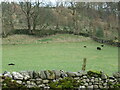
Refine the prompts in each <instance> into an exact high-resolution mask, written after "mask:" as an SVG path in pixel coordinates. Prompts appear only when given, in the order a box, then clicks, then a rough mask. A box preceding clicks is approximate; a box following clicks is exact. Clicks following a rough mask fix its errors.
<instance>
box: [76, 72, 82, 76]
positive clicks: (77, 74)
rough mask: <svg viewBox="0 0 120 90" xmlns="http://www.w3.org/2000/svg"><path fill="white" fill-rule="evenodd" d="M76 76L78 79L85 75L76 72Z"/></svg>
mask: <svg viewBox="0 0 120 90" xmlns="http://www.w3.org/2000/svg"><path fill="white" fill-rule="evenodd" d="M74 73H75V74H76V77H81V76H82V75H83V74H82V73H79V72H74Z"/></svg>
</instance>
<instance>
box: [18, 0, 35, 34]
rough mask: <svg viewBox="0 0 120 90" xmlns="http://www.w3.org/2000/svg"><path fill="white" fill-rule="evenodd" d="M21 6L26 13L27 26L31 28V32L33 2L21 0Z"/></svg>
mask: <svg viewBox="0 0 120 90" xmlns="http://www.w3.org/2000/svg"><path fill="white" fill-rule="evenodd" d="M19 4H20V6H21V10H22V11H23V13H24V15H25V16H26V21H27V27H28V30H29V33H30V34H31V33H32V29H31V26H32V25H31V24H32V23H31V16H32V13H33V12H32V4H31V2H30V1H29V0H27V1H25V2H19Z"/></svg>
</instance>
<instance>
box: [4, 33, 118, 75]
mask: <svg viewBox="0 0 120 90" xmlns="http://www.w3.org/2000/svg"><path fill="white" fill-rule="evenodd" d="M21 42H22V41H21ZM36 42H37V43H36ZM84 45H86V46H87V48H84V47H83V46H84ZM100 45H101V44H100V43H97V42H94V41H92V40H91V39H89V38H87V39H86V38H85V37H81V36H74V35H67V34H65V35H55V36H50V37H47V38H42V39H36V41H34V42H31V43H30V44H26V43H25V44H16V45H10V44H7V45H3V57H2V71H24V70H37V71H38V70H48V69H49V70H53V69H55V70H61V69H62V70H65V71H80V70H81V67H82V63H83V58H87V67H86V69H87V70H102V71H104V72H105V73H107V74H112V72H116V71H117V69H118V48H117V47H113V46H109V45H105V47H103V48H102V50H101V51H98V50H96V47H97V46H100ZM9 63H15V66H8V64H9Z"/></svg>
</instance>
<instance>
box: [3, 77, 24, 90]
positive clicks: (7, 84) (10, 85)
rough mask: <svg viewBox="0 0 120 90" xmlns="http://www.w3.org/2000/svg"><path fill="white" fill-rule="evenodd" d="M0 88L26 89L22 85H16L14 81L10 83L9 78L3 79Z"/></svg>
mask: <svg viewBox="0 0 120 90" xmlns="http://www.w3.org/2000/svg"><path fill="white" fill-rule="evenodd" d="M2 88H3V89H5V88H16V89H17V88H19V89H21V88H26V86H24V85H22V84H18V83H17V82H16V81H12V79H11V78H9V77H4V81H3V82H2Z"/></svg>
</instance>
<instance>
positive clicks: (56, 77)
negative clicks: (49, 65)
mask: <svg viewBox="0 0 120 90" xmlns="http://www.w3.org/2000/svg"><path fill="white" fill-rule="evenodd" d="M53 72H54V74H55V79H58V78H60V75H61V73H60V71H57V70H53Z"/></svg>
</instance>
